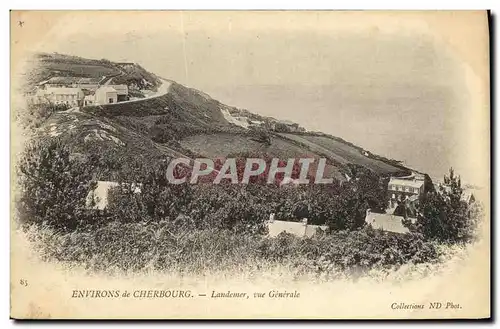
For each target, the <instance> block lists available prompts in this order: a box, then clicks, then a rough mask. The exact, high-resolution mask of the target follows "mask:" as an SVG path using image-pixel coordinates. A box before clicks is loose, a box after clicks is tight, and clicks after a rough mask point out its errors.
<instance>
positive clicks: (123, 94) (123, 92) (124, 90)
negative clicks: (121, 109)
mask: <svg viewBox="0 0 500 329" xmlns="http://www.w3.org/2000/svg"><path fill="white" fill-rule="evenodd" d="M108 87H111V88H113V89H114V90H116V95H117V102H125V101H127V100H128V86H127V85H108Z"/></svg>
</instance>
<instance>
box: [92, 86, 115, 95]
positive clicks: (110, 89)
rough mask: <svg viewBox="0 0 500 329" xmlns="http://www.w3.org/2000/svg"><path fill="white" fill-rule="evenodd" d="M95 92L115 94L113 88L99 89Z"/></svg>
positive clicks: (104, 87)
mask: <svg viewBox="0 0 500 329" xmlns="http://www.w3.org/2000/svg"><path fill="white" fill-rule="evenodd" d="M96 92H105V93H117V91H116V89H115V88H113V87H109V86H103V87H100V88H98V89H97V90H96Z"/></svg>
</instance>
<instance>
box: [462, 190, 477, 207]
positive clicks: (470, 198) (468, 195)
mask: <svg viewBox="0 0 500 329" xmlns="http://www.w3.org/2000/svg"><path fill="white" fill-rule="evenodd" d="M460 200H462V201H464V202H466V203H467V204H468V205H471V204H473V203H474V202H476V197H475V196H474V194H473V193H472V192H471V191H465V190H464V191H463V192H462V195H461V196H460Z"/></svg>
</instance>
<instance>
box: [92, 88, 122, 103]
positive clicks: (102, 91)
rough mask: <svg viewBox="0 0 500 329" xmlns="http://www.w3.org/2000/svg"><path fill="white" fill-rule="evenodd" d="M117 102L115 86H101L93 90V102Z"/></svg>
mask: <svg viewBox="0 0 500 329" xmlns="http://www.w3.org/2000/svg"><path fill="white" fill-rule="evenodd" d="M117 102H118V92H117V91H116V89H115V88H113V87H109V86H102V87H99V88H97V90H96V91H95V104H97V105H103V104H112V103H117Z"/></svg>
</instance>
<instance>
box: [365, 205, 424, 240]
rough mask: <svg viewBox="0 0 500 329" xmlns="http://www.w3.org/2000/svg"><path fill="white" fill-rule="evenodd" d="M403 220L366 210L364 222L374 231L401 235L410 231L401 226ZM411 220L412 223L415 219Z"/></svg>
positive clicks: (399, 217) (398, 217)
mask: <svg viewBox="0 0 500 329" xmlns="http://www.w3.org/2000/svg"><path fill="white" fill-rule="evenodd" d="M403 219H404V218H403V217H402V216H396V215H392V214H379V213H375V212H371V211H370V209H368V210H367V211H366V217H365V222H366V224H368V225H370V226H371V227H373V228H374V229H378V230H382V231H387V232H393V233H401V234H405V233H409V232H410V230H409V229H408V228H407V227H406V226H404V225H403ZM411 220H412V222H414V221H415V219H411Z"/></svg>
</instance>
